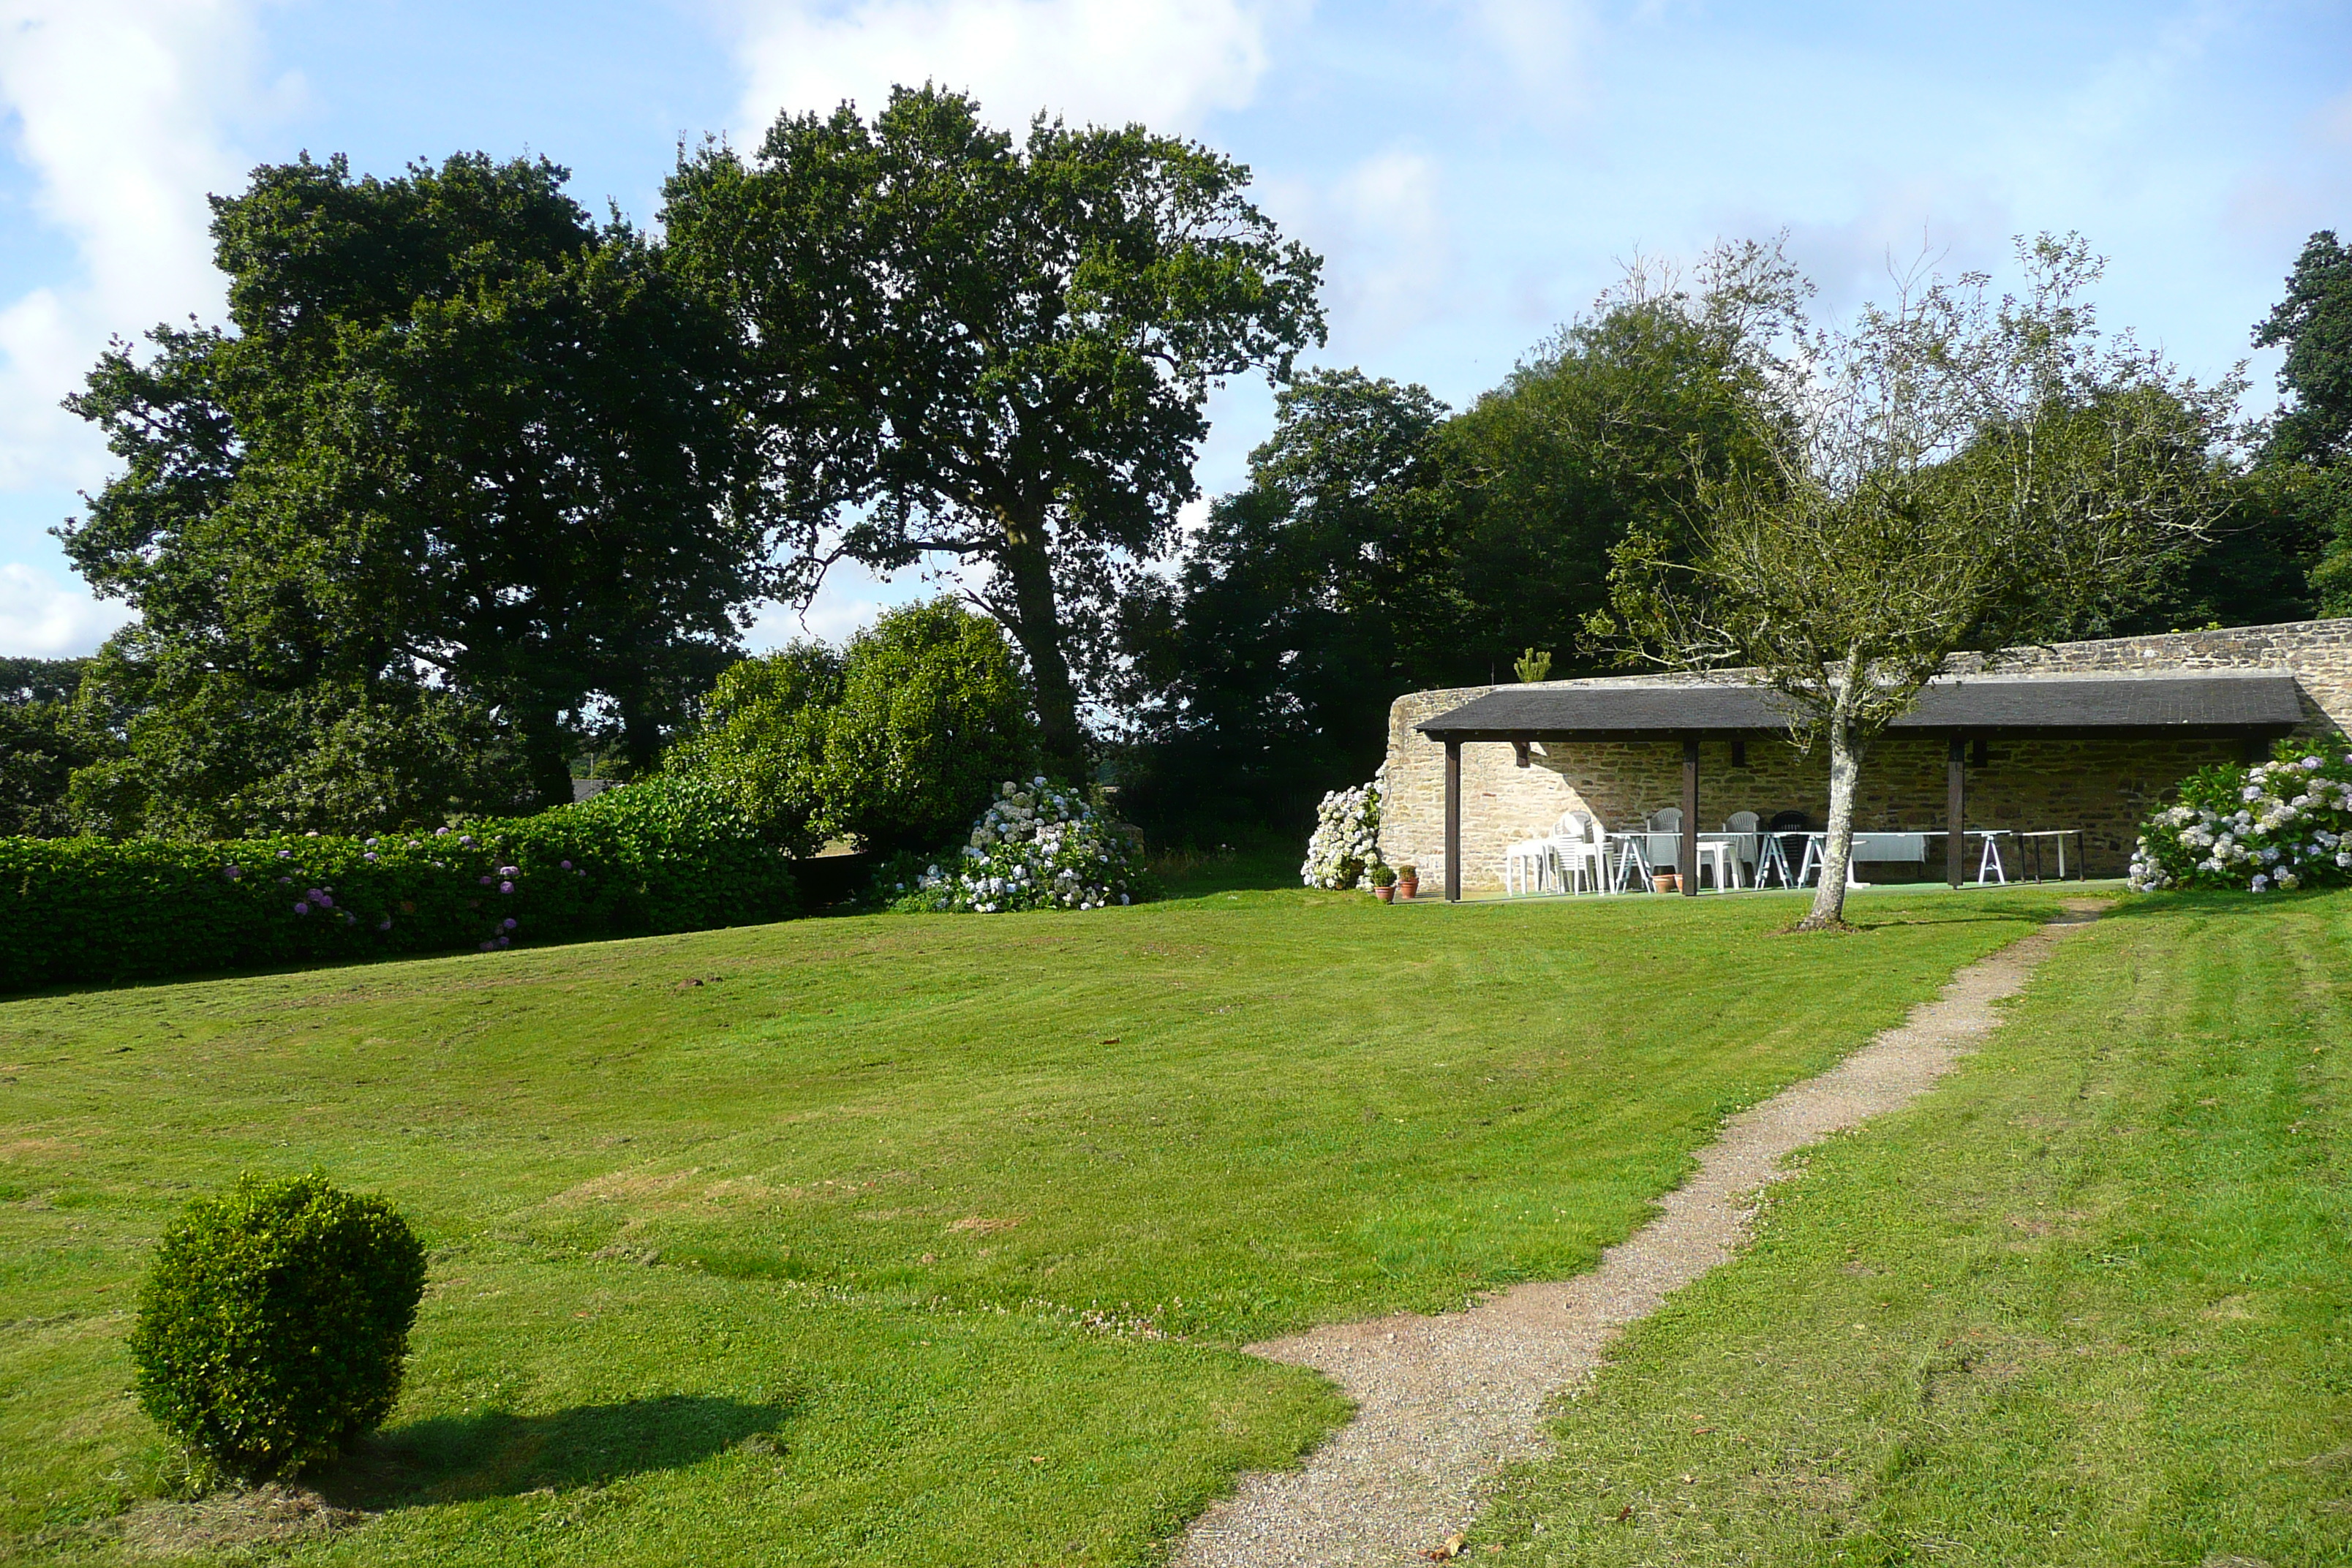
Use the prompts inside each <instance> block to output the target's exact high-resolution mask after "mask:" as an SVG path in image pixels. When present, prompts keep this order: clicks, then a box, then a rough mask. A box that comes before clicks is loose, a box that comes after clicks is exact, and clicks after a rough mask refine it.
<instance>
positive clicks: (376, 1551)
mask: <svg viewBox="0 0 2352 1568" xmlns="http://www.w3.org/2000/svg"><path fill="white" fill-rule="evenodd" d="M2053 904H2054V894H2045V893H2042V892H2038V891H2035V890H2032V889H2014V890H2010V891H2006V892H1993V893H1987V894H1976V893H1968V894H1961V895H1953V894H1949V893H1946V892H1942V891H1940V890H1938V891H1933V892H1922V893H1920V894H1916V895H1913V894H1905V893H1900V892H1879V893H1874V894H1872V895H1870V896H1868V897H1867V898H1864V899H1858V900H1856V901H1855V905H1854V908H1853V915H1854V917H1855V919H1856V920H1857V921H1859V922H1860V924H1861V925H1862V927H1863V929H1862V930H1861V931H1858V932H1857V933H1856V934H1853V935H1851V936H1842V937H1831V938H1819V939H1799V938H1790V937H1785V936H1780V935H1776V934H1774V932H1775V931H1776V929H1777V928H1779V927H1782V926H1785V925H1786V924H1787V923H1789V922H1790V921H1791V920H1792V919H1793V918H1794V916H1795V915H1796V914H1797V912H1798V911H1799V910H1800V908H1801V905H1800V904H1799V902H1798V901H1796V900H1791V899H1789V898H1785V897H1777V896H1774V897H1766V896H1759V897H1754V898H1748V899H1739V900H1677V899H1637V900H1606V901H1602V900H1582V901H1576V902H1571V901H1564V900H1563V901H1551V902H1546V903H1540V904H1535V903H1529V904H1519V905H1516V906H1513V905H1503V904H1492V905H1486V906H1480V907H1465V908H1458V909H1445V908H1405V909H1385V908H1381V907H1380V906H1377V905H1374V904H1372V903H1370V901H1369V900H1365V899H1363V898H1361V897H1360V895H1337V894H1318V893H1311V892H1304V891H1300V890H1297V889H1292V890H1287V891H1281V892H1270V891H1241V892H1226V891H1222V890H1220V891H1216V892H1213V893H1211V894H1208V895H1207V896H1203V897H1196V898H1193V899H1192V900H1181V901H1174V902H1170V903H1165V904H1161V905H1157V906H1152V907H1148V908H1139V909H1134V910H1108V911H1102V912H1100V913H1097V914H1088V915H1084V916H1074V915H1050V914H1048V915H1036V916H1010V917H1001V918H976V917H866V918H858V919H837V920H813V921H801V922H797V923H793V924H788V925H783V926H776V927H768V928H761V929H753V930H741V931H716V932H706V933H701V934H698V935H693V936H683V937H669V938H657V939H647V940H642V941H636V942H618V943H609V944H599V945H583V946H576V947H567V948H559V949H550V950H543V951H528V952H526V951H519V952H510V953H503V954H496V955H471V956H466V957H459V958H448V959H441V960H432V961H424V962H414V963H387V964H381V965H375V966H369V967H362V968H352V969H333V970H312V971H307V972H301V973H280V974H271V975H264V976H258V977H249V978H242V979H226V980H215V981H207V982H203V983H195V984H170V985H152V986H146V987H140V988H134V989H123V990H115V991H105V992H91V993H84V994H60V995H52V996H39V997H30V998H20V999H16V1000H13V1001H7V1002H0V1108H4V1109H0V1215H5V1226H6V1238H7V1243H6V1246H5V1249H0V1292H4V1293H5V1301H6V1303H7V1305H6V1309H5V1312H0V1494H5V1514H0V1542H5V1547H0V1552H14V1553H15V1554H16V1555H17V1556H19V1557H23V1558H27V1559H31V1560H35V1561H45V1562H47V1561H70V1560H78V1559H85V1558H88V1559H100V1560H103V1559H107V1558H110V1557H111V1556H114V1555H117V1554H119V1553H121V1552H122V1551H123V1550H124V1548H123V1546H122V1543H121V1536H120V1521H121V1516H122V1515H123V1514H124V1513H125V1511H126V1510H131V1509H133V1508H134V1507H135V1506H136V1505H138V1504H140V1502H141V1500H142V1499H148V1498H152V1497H153V1496H155V1495H157V1494H158V1493H159V1492H162V1491H163V1490H165V1489H168V1487H169V1486H170V1484H171V1477H172V1474H173V1469H172V1464H171V1460H170V1458H169V1456H168V1454H167V1452H166V1451H165V1449H164V1447H163V1445H162V1444H161V1443H160V1441H159V1440H158V1438H157V1436H156V1435H155V1433H154V1432H153V1430H152V1427H151V1426H149V1425H148V1424H147V1422H146V1420H145V1418H144V1417H143V1416H142V1415H141V1414H140V1413H139V1412H138V1410H137V1408H136V1406H135V1405H133V1404H132V1402H131V1398H130V1396H129V1395H128V1394H127V1393H126V1389H127V1386H128V1384H129V1381H130V1373H129V1368H128V1365H127V1363H126V1361H125V1358H124V1354H123V1348H122V1347H123V1340H124V1335H125V1333H126V1331H127V1329H128V1321H129V1310H130V1306H131V1298H132V1295H133V1292H134V1290H135V1288H136V1284H137V1279H138V1276H139V1273H140V1270H141V1268H142V1264H143V1261H144V1259H145V1258H146V1256H147V1253H148V1250H149V1248H150V1247H152V1243H153V1241H154V1238H155V1237H156V1236H157V1234H158V1232H159V1231H160V1229H161V1228H162V1226H163V1225H164V1223H165V1222H166V1221H167V1220H168V1219H169V1217H170V1216H171V1215H172V1214H173V1212H175V1210H176V1209H177V1208H178V1206H179V1205H181V1204H183V1203H184V1201H185V1200H186V1199H187V1197H188V1196H189V1195H190V1194H193V1193H195V1192H199V1191H205V1190H210V1189H213V1188H215V1187H218V1186H221V1185H223V1184H226V1183H227V1182H229V1181H230V1180H231V1179H233V1178H234V1177H235V1176H236V1173H239V1172H240V1171H245V1170H256V1169H257V1170H268V1171H292V1170H299V1169H304V1168H311V1167H315V1168H318V1169H320V1170H321V1171H323V1172H325V1173H327V1174H329V1175H330V1176H331V1178H332V1179H334V1180H336V1181H338V1182H340V1183H341V1184H346V1185H349V1186H352V1187H356V1188H359V1189H362V1190H368V1191H375V1192H381V1193H383V1194H387V1195H389V1196H390V1197H392V1198H393V1199H394V1201H395V1202H396V1203H397V1204H398V1205H400V1206H401V1207H402V1208H403V1210H404V1211H405V1212H406V1213H407V1214H408V1215H410V1216H411V1217H412V1219H413V1220H414V1221H415V1223H416V1224H417V1225H418V1226H420V1228H421V1230H422V1231H423V1233H424V1235H425V1239H426V1242H427V1245H428V1246H429V1247H431V1249H432V1264H431V1268H432V1283H431V1285H430V1287H429V1289H428V1292H427V1296H426V1300H425V1306H424V1309H423V1311H422V1314H421V1316H420V1319H419V1322H418V1326H417V1331H416V1334H415V1355H414V1359H413V1362H412V1366H411V1372H410V1377H409V1382H408V1386H407V1390H406V1393H405V1394H404V1398H403V1401H402V1404H401V1405H400V1407H399V1409H398V1411H397V1412H396V1413H395V1415H394V1419H393V1421H392V1422H391V1423H390V1424H389V1426H388V1427H387V1429H386V1432H385V1434H384V1435H383V1438H382V1439H381V1440H380V1441H378V1442H377V1443H376V1444H374V1445H373V1446H372V1447H370V1448H369V1450H368V1451H366V1452H365V1453H363V1454H362V1456H360V1458H359V1459H358V1460H357V1461H355V1462H354V1463H352V1465H350V1466H349V1467H347V1468H344V1469H343V1470H341V1471H339V1472H335V1473H332V1474H330V1475H327V1476H325V1477H322V1478H320V1482H321V1485H322V1489H325V1490H326V1491H328V1492H329V1493H330V1494H331V1496H333V1497H335V1498H337V1499H338V1500H343V1501H346V1502H350V1503H355V1504H358V1505H362V1506H364V1507H366V1508H368V1509H370V1510H375V1511H377V1513H378V1517H377V1518H376V1519H374V1520H373V1521H372V1522H370V1523H368V1524H366V1525H364V1526H363V1527H362V1528H360V1529H357V1530H354V1531H348V1532H346V1533H343V1534H341V1535H338V1536H336V1537H333V1538H331V1539H330V1540H326V1541H323V1542H320V1541H312V1542H298V1543H294V1544H292V1545H286V1546H282V1547H273V1548H270V1549H268V1552H265V1553H263V1554H265V1555H270V1556H272V1559H273V1560H276V1559H277V1558H278V1557H290V1558H292V1559H294V1560H299V1561H310V1560H333V1561H341V1562H352V1563H424V1562H446V1563H461V1562H462V1563H542V1562H543V1563H573V1562H578V1563H614V1562H624V1561H625V1562H629V1563H712V1562H726V1561H752V1560H757V1561H761V1562H777V1563H875V1564H880V1563H894V1564H919V1563H974V1564H980V1563H987V1564H1001V1563H1043V1562H1049V1561H1050V1562H1056V1563H1062V1562H1076V1563H1134V1562H1142V1561H1150V1559H1151V1558H1152V1556H1153V1554H1154V1553H1155V1552H1156V1551H1157V1550H1158V1543H1159V1542H1162V1541H1164V1540H1165V1539H1167V1538H1168V1537H1169V1536H1170V1535H1171V1534H1172V1533H1174V1532H1175V1531H1179V1530H1181V1527H1182V1525H1183V1523H1184V1522H1185V1521H1186V1520H1188V1519H1189V1518H1190V1517H1191V1516H1192V1514H1193V1513H1194V1512H1195V1511H1197V1510H1198V1509H1199V1508H1200V1507H1201V1506H1202V1504H1203V1503H1204V1502H1205V1501H1206V1500H1208V1499H1210V1498H1211V1497H1213V1496H1214V1495H1216V1494H1217V1493H1218V1492H1219V1491H1220V1490H1221V1489H1223V1488H1225V1487H1226V1486H1228V1485H1229V1484H1230V1482H1231V1479H1232V1478H1233V1476H1234V1473H1235V1472H1236V1471H1237V1470H1239V1469H1242V1468H1252V1467H1263V1466H1270V1465H1278V1464H1281V1463H1285V1462H1286V1461H1288V1460H1290V1459H1291V1458H1294V1457H1295V1456H1296V1455H1297V1453H1298V1452H1300V1451H1301V1449H1302V1448H1303V1447H1307V1446H1308V1445H1311V1444H1312V1443H1313V1442H1314V1441H1316V1440H1317V1439H1318V1437H1319V1436H1321V1435H1322V1434H1323V1433H1325V1432H1326V1431H1328V1429H1329V1428H1330V1426H1331V1425H1332V1424H1333V1423H1334V1422H1335V1421H1337V1420H1338V1419H1339V1418H1340V1417H1341V1416H1342V1415H1343V1414H1344V1412H1343V1409H1342V1407H1341V1405H1340V1404H1339V1401H1338V1400H1337V1399H1336V1398H1335V1396H1334V1395H1333V1394H1331V1393H1330V1392H1329V1390H1328V1387H1327V1385H1325V1384H1322V1383H1321V1382H1320V1381H1319V1380H1318V1379H1317V1378H1316V1377H1314V1376H1313V1375H1311V1374H1309V1373H1305V1372H1302V1371H1299V1370H1297V1369H1292V1368H1284V1367H1276V1366H1271V1365H1266V1364H1263V1363H1257V1362H1255V1361H1254V1360H1252V1359H1250V1358H1248V1357H1245V1356H1243V1355H1241V1354H1240V1353H1238V1352H1237V1351H1236V1350H1235V1349H1234V1347H1235V1346H1237V1345H1239V1344H1241V1343H1244V1342H1247V1341H1249V1340H1252V1339H1255V1338H1256V1337H1258V1336H1261V1335H1265V1334H1269V1333H1273V1332H1276V1331H1282V1330H1286V1329H1292V1328H1296V1327H1298V1326H1300V1325H1303V1324H1306V1323H1308V1322H1312V1321H1320V1320H1329V1319H1339V1318H1349V1317H1355V1316H1360V1315H1362V1314H1366V1313H1370V1312H1377V1311H1381V1310H1391V1309H1394V1308H1399V1307H1410V1308H1415V1309H1421V1310H1437V1309H1442V1308H1446V1307H1451V1306H1455V1305H1458V1304H1460V1303H1461V1302H1462V1301H1463V1300H1465V1297H1466V1296H1467V1295H1468V1294H1470V1293H1472V1292H1474V1291H1476V1290H1479V1289H1484V1288H1486V1287H1491V1286H1494V1285H1497V1284H1501V1283H1505V1282H1507V1281H1510V1280H1514V1279H1527V1278H1543V1277H1554V1276H1559V1275H1562V1274H1567V1273H1570V1272H1573V1271H1575V1270H1578V1269H1580V1268H1585V1267H1588V1266H1589V1265H1590V1264H1591V1262H1592V1261H1593V1259H1594V1258H1595V1257H1596V1256H1597V1255H1598V1253H1599V1251H1600V1249H1601V1247H1604V1246H1606V1245H1607V1244H1609V1243H1610V1242H1612V1241H1614V1240H1616V1239H1618V1238H1619V1237H1622V1236H1624V1235H1625V1234H1626V1233H1627V1232H1628V1231H1629V1230H1630V1229H1632V1228H1633V1226H1635V1225H1637V1224H1638V1223H1639V1222H1640V1221H1641V1219H1642V1218H1643V1215H1644V1214H1645V1212H1646V1210H1647V1207H1648V1205H1649V1204H1650V1202H1651V1200H1652V1199H1653V1198H1654V1195H1655V1194H1658V1193H1659V1192H1660V1191H1662V1190H1664V1189H1665V1188H1667V1187H1669V1186H1670V1185H1672V1184H1674V1183H1675V1182H1676V1181H1677V1180H1678V1179H1679V1178H1680V1176H1681V1174H1682V1173H1683V1172H1684V1170H1685V1167H1686V1163H1687V1156H1688V1154H1689V1152H1690V1151H1691V1150H1692V1149H1693V1148H1695V1147H1696V1146H1697V1145H1698V1144H1701V1143H1703V1142H1706V1141H1707V1140H1708V1139H1709V1138H1710V1137H1711V1136H1712V1134H1713V1131H1714V1129H1715V1126H1716V1124H1717V1121H1718V1120H1719V1119H1720V1118H1721V1117H1722V1115H1723V1114H1724V1113H1725V1112H1726V1111H1727V1110H1731V1109H1733V1108H1735V1107H1738V1106H1739V1105H1742V1104H1745V1103H1747V1102H1748V1101H1751V1100H1755V1099H1758V1098H1759V1097H1761V1096H1763V1095H1766V1094H1769V1093H1770V1092H1772V1091H1773V1090H1774V1089H1778V1088H1780V1086H1782V1085H1784V1084H1786V1083H1788V1082H1790V1081H1791V1080H1793V1079H1797V1078H1801V1077H1802V1076H1805V1075H1807V1074H1809V1073H1811V1072H1814V1071H1817V1070H1819V1069H1821V1068H1823V1067H1825V1066H1827V1065H1829V1064H1830V1063H1831V1062H1832V1061H1833V1060H1835V1059H1836V1058H1838V1057H1840V1056H1841V1055H1843V1053H1844V1052H1846V1051H1848V1050H1850V1049H1851V1048H1852V1047H1854V1046H1855V1045H1857V1044H1859V1043H1860V1042H1862V1041H1863V1040H1864V1039H1865V1038H1867V1037H1869V1036H1870V1035H1871V1034H1872V1033H1873V1032H1874V1031H1875V1030H1877V1029H1879V1028H1881V1027H1883V1026H1886V1025H1888V1024H1890V1023H1892V1022H1893V1021H1895V1019H1896V1018H1898V1017H1899V1016H1901V1015H1902V1013H1903V1012H1904V1010H1905V1009H1906V1008H1907V1007H1908V1006H1909V1005H1911V1004H1912V1003H1914V1002H1916V1001H1917V1000H1920V999H1922V998H1923V997H1926V996H1927V995H1928V994H1932V993H1933V991H1934V990H1935V988H1936V987H1937V984H1939V983H1940V982H1941V981H1942V980H1943V979H1944V978H1945V976H1947V975H1948V973H1950V972H1951V971H1952V970H1953V969H1954V968H1955V967H1957V966H1958V965H1959V964H1961V963H1966V962H1968V961H1969V960H1971V959H1973V958H1975V957H1978V956H1979V955H1980V954H1982V953H1984V952H1988V951H1990V950H1991V949H1993V948H1995V947H1997V946H1999V945H2000V944H2002V943H2004V942H2008V941H2010V940H2011V939H2012V938H2013V937H2015V936H2017V935H2018V934H2020V933H2021V931H2024V930H2025V929H2027V928H2028V926H2029V925H2030V923H2032V922H2033V921H2038V920H2040V919H2042V918H2044V917H2046V916H2047V915H2048V914H2049V913H2051V912H2052V910H2053ZM253 1550H254V1551H257V1552H258V1551H260V1550H261V1549H259V1548H255V1549H253Z"/></svg>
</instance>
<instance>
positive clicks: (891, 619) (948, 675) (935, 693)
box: [824, 599, 1034, 848]
mask: <svg viewBox="0 0 2352 1568" xmlns="http://www.w3.org/2000/svg"><path fill="white" fill-rule="evenodd" d="M1033 754H1034V741H1033V737H1032V735H1031V731H1030V723H1029V699H1028V695H1027V693H1026V692H1024V690H1023V689H1022V685H1021V673H1020V670H1019V669H1018V668H1016V667H1015V665H1014V663H1013V649H1012V647H1010V646H1009V645H1008V644H1007V643H1006V642H1005V639H1004V633H1003V629H1002V628H1001V627H999V626H997V624H996V623H995V622H994V621H992V620H990V619H989V618H988V617H987V616H979V615H974V614H973V613H972V612H971V611H969V610H966V609H964V608H962V607H961V606H960V605H956V604H955V603H953V602H952V601H950V600H947V599H940V600H936V601H934V602H932V603H930V604H927V605H908V606H907V607H906V608H904V609H900V610H892V611H889V612H888V613H887V614H886V615H884V616H881V618H880V619H878V620H877V621H876V622H875V624H874V626H872V627H871V628H870V629H868V630H866V631H863V632H860V633H859V634H858V635H857V636H856V637H852V638H850V640H849V646H848V647H847V648H846V649H845V651H844V653H843V656H842V689H841V706H840V707H839V708H838V709H837V710H835V713H834V715H833V719H832V722H831V724H830V725H829V727H828V729H827V731H826V734H825V749H824V827H825V829H826V831H827V833H828V834H829V835H839V836H843V837H849V838H854V839H856V841H857V842H858V843H859V844H860V845H862V846H865V847H878V848H898V847H919V846H924V845H931V844H938V843H940V842H942V841H943V840H945V839H947V838H948V837H950V836H951V835H953V834H954V833H956V832H957V831H958V830H960V829H961V828H962V826H964V824H966V823H968V822H970V821H971V815H972V813H973V812H975V811H977V810H979V809H980V806H981V803H982V802H983V801H985V800H987V799H988V798H989V795H990V793H991V792H992V790H993V789H994V788H995V785H996V782H997V781H998V780H1000V779H1002V778H1003V777H1005V776H1006V775H1007V774H1016V775H1017V774H1018V773H1022V772H1023V771H1024V770H1025V769H1026V768H1027V766H1028V764H1029V762H1030V759H1031V757H1032V755H1033Z"/></svg>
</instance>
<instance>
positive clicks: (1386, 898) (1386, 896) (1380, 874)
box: [1372, 866, 1397, 904]
mask: <svg viewBox="0 0 2352 1568" xmlns="http://www.w3.org/2000/svg"><path fill="white" fill-rule="evenodd" d="M1396 879H1397V874H1396V873H1395V872H1394V871H1391V870H1390V869H1389V868H1387V867H1386V866H1375V867H1373V868H1372V897H1374V898H1376V899H1378V900H1380V901H1381V902H1382V903H1384V904H1386V903H1393V902H1394V901H1395V900H1396Z"/></svg>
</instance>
